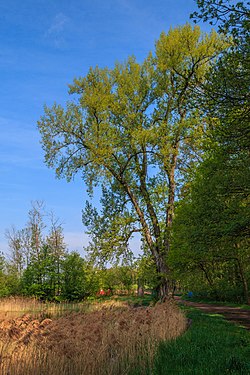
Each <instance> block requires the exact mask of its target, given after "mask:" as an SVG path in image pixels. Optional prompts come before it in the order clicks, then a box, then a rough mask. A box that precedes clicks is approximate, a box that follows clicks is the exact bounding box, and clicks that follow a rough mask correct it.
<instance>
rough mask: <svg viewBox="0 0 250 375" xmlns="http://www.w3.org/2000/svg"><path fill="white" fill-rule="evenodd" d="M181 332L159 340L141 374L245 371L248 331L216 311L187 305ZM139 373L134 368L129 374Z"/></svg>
mask: <svg viewBox="0 0 250 375" xmlns="http://www.w3.org/2000/svg"><path fill="white" fill-rule="evenodd" d="M188 311H189V312H188V318H189V319H191V320H192V323H191V326H190V328H189V329H188V330H187V331H186V332H185V334H184V335H182V336H181V337H179V338H177V339H176V340H174V341H170V342H162V343H161V344H160V346H159V349H158V352H157V354H156V357H155V361H154V366H153V368H151V369H149V368H148V369H147V371H146V372H145V370H144V372H143V375H224V374H225V375H226V374H227V375H229V374H230V375H233V374H235V375H236V374H241V375H249V374H250V333H249V332H248V331H247V330H245V329H243V328H241V327H239V326H236V325H234V324H232V323H230V322H228V321H226V320H225V319H224V318H223V317H221V316H220V315H218V314H203V313H201V312H200V311H197V310H194V309H189V310H188ZM132 374H133V375H139V374H142V373H141V372H140V370H138V369H137V370H135V371H134V372H132V373H131V375H132Z"/></svg>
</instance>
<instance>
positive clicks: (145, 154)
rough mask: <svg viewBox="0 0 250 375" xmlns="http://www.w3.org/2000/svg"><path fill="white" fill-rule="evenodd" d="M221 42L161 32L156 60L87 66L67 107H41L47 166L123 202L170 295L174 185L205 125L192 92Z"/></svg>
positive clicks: (191, 33)
mask: <svg viewBox="0 0 250 375" xmlns="http://www.w3.org/2000/svg"><path fill="white" fill-rule="evenodd" d="M224 46H225V44H224V42H222V40H221V39H220V38H219V37H218V35H217V34H216V33H215V32H212V33H211V34H209V35H206V34H202V33H201V31H200V29H199V27H198V26H195V27H194V28H192V27H191V26H190V25H188V24H187V25H185V26H183V27H178V28H176V29H171V30H170V31H169V33H168V34H167V35H166V34H165V33H162V34H161V36H160V38H159V40H158V41H157V43H156V50H155V53H154V54H149V56H148V57H147V58H146V59H145V60H144V61H143V62H142V63H141V64H139V63H138V62H137V61H136V59H135V58H134V57H130V58H128V60H127V61H126V62H125V63H117V64H116V65H115V67H114V68H113V69H108V68H103V69H100V68H98V67H96V68H90V70H89V72H88V74H87V75H86V76H85V77H83V78H82V77H81V78H78V79H75V80H74V83H73V84H72V85H70V94H72V95H73V98H72V100H71V101H69V102H68V104H67V106H66V108H63V107H62V106H60V105H57V104H55V105H54V106H52V107H51V108H48V107H45V111H44V112H45V113H44V115H43V116H42V117H41V119H40V121H39V122H38V126H39V130H40V133H41V136H42V145H43V149H44V151H45V161H46V163H47V165H48V166H49V167H51V168H54V169H55V170H56V174H57V176H58V177H66V178H67V179H68V180H71V179H72V177H73V176H74V175H75V174H76V173H77V172H80V173H81V175H82V178H83V180H84V182H85V184H86V185H87V187H88V189H89V191H90V192H91V191H92V189H93V186H95V185H96V184H99V185H103V186H105V187H106V193H107V192H108V191H110V194H111V195H112V194H113V193H115V195H116V197H118V198H119V196H120V197H121V199H122V201H123V203H124V204H123V205H122V209H124V210H125V211H126V212H127V213H129V215H130V217H131V218H135V221H134V223H135V227H134V228H133V229H134V230H141V233H142V236H143V238H144V240H145V242H146V244H147V247H148V248H149V249H150V252H151V254H152V257H153V259H154V262H155V265H156V269H157V272H158V274H159V284H158V292H159V296H160V297H164V296H166V295H167V294H168V275H169V270H168V266H167V257H168V252H169V247H170V228H171V225H172V220H173V215H174V203H175V197H176V193H177V188H178V187H179V184H180V183H181V181H182V180H183V178H184V177H185V174H186V173H188V169H189V168H190V167H191V166H192V163H194V162H196V161H197V160H198V159H197V157H198V155H199V152H200V150H201V144H202V139H203V135H204V131H205V121H204V120H202V119H201V117H200V114H199V111H198V110H197V109H194V108H195V99H194V95H193V92H194V90H195V89H196V88H197V87H199V85H200V84H201V83H202V82H203V81H204V79H205V78H204V77H205V73H206V71H207V69H208V68H209V66H210V65H211V63H212V61H213V60H214V58H215V57H216V56H217V55H218V54H219V53H220V52H221V51H222V49H223V48H224Z"/></svg>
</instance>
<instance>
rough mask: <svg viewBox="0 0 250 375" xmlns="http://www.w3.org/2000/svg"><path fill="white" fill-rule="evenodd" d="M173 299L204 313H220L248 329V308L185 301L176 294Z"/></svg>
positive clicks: (249, 322) (249, 328) (249, 327)
mask: <svg viewBox="0 0 250 375" xmlns="http://www.w3.org/2000/svg"><path fill="white" fill-rule="evenodd" d="M175 300H176V301H177V302H178V303H180V304H184V305H186V306H192V307H196V308H198V309H200V310H202V311H204V312H205V313H213V314H222V315H223V316H225V318H226V319H227V320H230V321H232V322H234V323H237V324H240V325H242V326H244V327H245V328H246V329H247V330H249V331H250V310H244V309H241V308H239V307H230V306H218V305H210V304H206V303H198V302H191V301H185V300H182V299H181V298H180V297H178V296H175Z"/></svg>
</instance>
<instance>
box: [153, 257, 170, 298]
mask: <svg viewBox="0 0 250 375" xmlns="http://www.w3.org/2000/svg"><path fill="white" fill-rule="evenodd" d="M156 268H157V272H158V274H159V277H158V285H157V287H156V292H157V296H158V298H159V299H160V300H161V301H163V300H165V299H166V298H167V297H168V294H169V281H168V272H169V270H168V267H167V264H166V262H165V260H164V259H163V256H162V255H160V254H158V255H157V258H156Z"/></svg>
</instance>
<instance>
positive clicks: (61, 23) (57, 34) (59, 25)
mask: <svg viewBox="0 0 250 375" xmlns="http://www.w3.org/2000/svg"><path fill="white" fill-rule="evenodd" d="M69 21H70V18H69V17H67V16H65V14H63V13H58V14H57V15H56V16H55V17H54V18H53V20H52V23H51V25H50V27H49V29H48V30H47V31H46V33H45V37H46V38H47V39H49V40H51V41H52V42H53V44H54V46H55V47H57V48H61V47H64V45H65V29H66V27H67V25H68V24H69Z"/></svg>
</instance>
